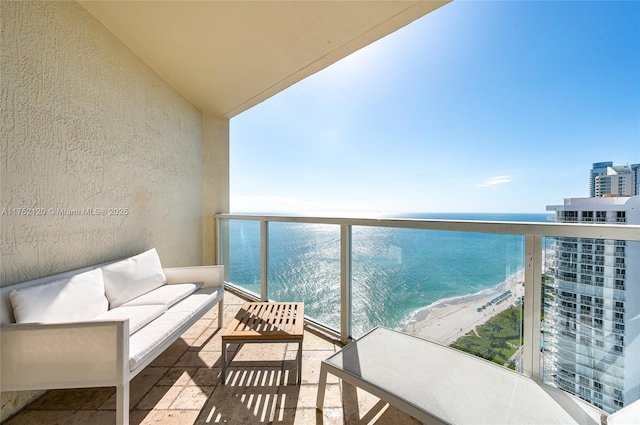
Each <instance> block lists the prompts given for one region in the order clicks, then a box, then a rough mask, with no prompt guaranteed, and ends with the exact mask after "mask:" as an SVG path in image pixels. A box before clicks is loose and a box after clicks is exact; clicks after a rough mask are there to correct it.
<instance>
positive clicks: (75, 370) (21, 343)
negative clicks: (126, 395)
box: [0, 319, 129, 391]
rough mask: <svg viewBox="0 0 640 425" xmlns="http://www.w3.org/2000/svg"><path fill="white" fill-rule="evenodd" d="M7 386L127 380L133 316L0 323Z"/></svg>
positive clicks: (29, 387)
mask: <svg viewBox="0 0 640 425" xmlns="http://www.w3.org/2000/svg"><path fill="white" fill-rule="evenodd" d="M0 338H1V341H0V344H1V345H0V350H1V357H0V366H1V367H0V369H1V370H2V376H1V379H0V388H1V390H2V391H20V390H32V389H33V390H35V389H52V388H81V387H91V386H116V385H122V384H123V383H124V381H126V380H127V379H128V372H129V369H128V362H129V320H128V319H125V320H114V321H90V322H75V323H56V324H40V323H21V324H15V323H12V324H5V325H2V326H1V327H0Z"/></svg>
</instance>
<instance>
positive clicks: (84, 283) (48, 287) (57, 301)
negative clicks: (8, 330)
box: [9, 269, 109, 323]
mask: <svg viewBox="0 0 640 425" xmlns="http://www.w3.org/2000/svg"><path fill="white" fill-rule="evenodd" d="M9 297H10V298H11V304H12V305H13V314H14V316H15V318H16V323H64V322H76V321H83V320H90V319H93V318H94V317H96V316H99V315H100V314H103V313H104V312H106V311H107V309H108V308H109V302H108V300H107V298H106V297H105V295H104V283H103V280H102V271H101V270H100V269H96V270H91V271H88V272H85V273H80V274H77V275H75V276H72V277H69V278H65V279H60V280H55V281H53V282H50V283H45V284H42V285H36V286H31V287H29V288H24V289H18V290H15V291H11V292H9Z"/></svg>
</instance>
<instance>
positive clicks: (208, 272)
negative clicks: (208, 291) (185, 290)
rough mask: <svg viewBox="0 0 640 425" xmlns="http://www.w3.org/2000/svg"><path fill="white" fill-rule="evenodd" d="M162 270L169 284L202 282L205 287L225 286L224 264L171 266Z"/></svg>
mask: <svg viewBox="0 0 640 425" xmlns="http://www.w3.org/2000/svg"><path fill="white" fill-rule="evenodd" d="M162 270H163V271H164V274H165V276H166V277H167V283H169V284H172V283H187V282H202V286H203V288H216V287H220V288H222V287H223V286H224V266H195V267H170V268H165V269H162Z"/></svg>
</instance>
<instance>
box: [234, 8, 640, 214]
mask: <svg viewBox="0 0 640 425" xmlns="http://www.w3.org/2000/svg"><path fill="white" fill-rule="evenodd" d="M601 161H614V163H615V164H616V165H623V164H627V163H639V162H640V2H637V1H627V2H623V1H589V2H572V1H560V2H551V1H540V2H522V1H489V2H485V1H474V2H470V1H459V0H457V1H454V2H452V3H450V4H447V5H445V6H444V7H442V8H440V9H438V10H436V11H434V12H432V13H430V14H428V15H426V16H425V17H423V18H421V19H420V20H418V21H416V22H414V23H412V24H410V25H408V26H407V27H404V28H402V29H400V30H399V31H397V32H395V33H393V34H390V35H389V36H387V37H385V38H383V39H381V40H379V41H377V42H376V43H374V44H372V45H370V46H367V47H365V48H364V49H362V50H360V51H358V52H356V53H354V54H352V55H350V56H349V57H347V58H345V59H343V60H342V61H340V62H338V63H336V64H334V65H332V66H330V67H329V68H326V69H325V70H323V71H320V72H319V73H317V74H315V75H313V76H311V77H309V78H307V79H305V80H303V81H301V82H299V83H297V84H296V85H294V86H292V87H290V88H288V89H287V90H285V91H283V92H281V93H279V94H278V95H276V96H274V97H272V98H270V99H268V100H266V101H265V102H263V103H261V104H259V105H257V106H255V107H254V108H252V109H250V110H248V111H246V112H244V113H242V114H241V115H239V116H237V117H235V118H233V119H232V120H231V211H232V212H283V213H300V214H332V215H336V214H349V215H352V214H370V213H381V212H544V211H545V207H546V205H550V204H561V203H562V201H563V199H564V198H569V197H583V196H588V173H589V170H590V168H591V164H592V163H593V162H601Z"/></svg>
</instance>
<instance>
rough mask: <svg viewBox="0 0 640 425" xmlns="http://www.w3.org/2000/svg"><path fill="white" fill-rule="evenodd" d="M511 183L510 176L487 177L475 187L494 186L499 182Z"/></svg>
mask: <svg viewBox="0 0 640 425" xmlns="http://www.w3.org/2000/svg"><path fill="white" fill-rule="evenodd" d="M505 183H511V176H495V177H489V178H488V179H486V180H485V181H484V182H482V183H480V184H477V185H476V186H477V187H495V186H497V185H499V184H505Z"/></svg>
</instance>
